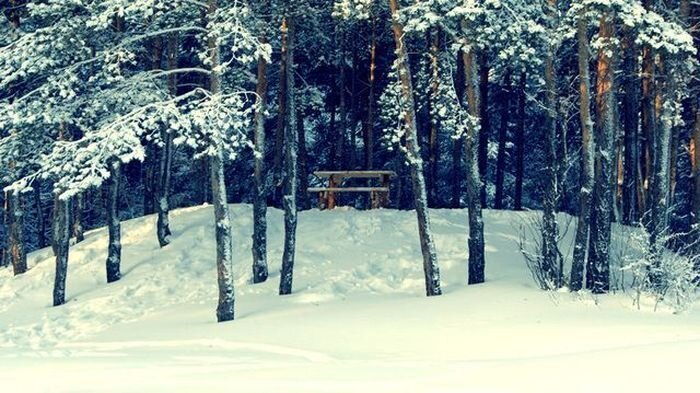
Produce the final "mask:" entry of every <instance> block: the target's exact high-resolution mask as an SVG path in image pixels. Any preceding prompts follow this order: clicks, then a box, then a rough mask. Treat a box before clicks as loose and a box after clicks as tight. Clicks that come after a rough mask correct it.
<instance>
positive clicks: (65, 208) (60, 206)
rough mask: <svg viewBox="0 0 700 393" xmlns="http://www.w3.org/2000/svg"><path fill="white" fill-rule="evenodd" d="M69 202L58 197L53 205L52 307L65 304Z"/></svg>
mask: <svg viewBox="0 0 700 393" xmlns="http://www.w3.org/2000/svg"><path fill="white" fill-rule="evenodd" d="M70 210H71V209H70V202H69V201H68V200H62V199H60V198H58V197H56V199H55V204H54V213H53V215H54V217H53V249H54V252H55V254H56V274H55V276H54V285H53V305H54V306H60V305H62V304H65V302H66V276H67V274H68V252H69V249H70V247H69V240H70Z"/></svg>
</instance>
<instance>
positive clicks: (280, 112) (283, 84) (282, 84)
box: [273, 34, 289, 203]
mask: <svg viewBox="0 0 700 393" xmlns="http://www.w3.org/2000/svg"><path fill="white" fill-rule="evenodd" d="M287 61H288V42H287V35H286V34H282V36H281V47H280V74H279V87H278V89H277V95H278V96H277V129H276V131H275V158H274V179H275V184H274V188H273V189H274V198H273V199H274V201H275V202H276V203H277V202H278V201H280V199H281V195H282V190H283V181H284V168H283V165H284V163H283V161H284V152H285V150H284V142H285V140H284V129H285V122H286V121H287V90H288V89H289V86H287V81H288V78H287V74H286V73H287V70H288V69H289V67H288V66H287Z"/></svg>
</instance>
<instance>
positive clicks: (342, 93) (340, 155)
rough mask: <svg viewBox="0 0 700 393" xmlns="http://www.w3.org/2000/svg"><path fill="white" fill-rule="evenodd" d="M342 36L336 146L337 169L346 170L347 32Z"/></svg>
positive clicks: (343, 32)
mask: <svg viewBox="0 0 700 393" xmlns="http://www.w3.org/2000/svg"><path fill="white" fill-rule="evenodd" d="M341 31H342V33H341V35H340V37H341V38H340V48H339V51H340V54H339V55H338V68H339V69H340V70H339V75H338V94H339V108H338V109H339V112H340V113H339V115H340V121H339V122H338V123H339V129H338V139H337V140H336V143H337V146H336V148H335V149H336V150H335V151H336V157H335V159H336V169H339V170H340V169H345V168H344V167H345V161H346V160H345V158H346V153H345V148H346V141H345V138H346V136H347V133H348V107H347V99H346V93H347V91H346V90H347V87H346V79H347V78H346V71H345V38H346V37H347V35H346V34H345V30H344V29H342V28H341Z"/></svg>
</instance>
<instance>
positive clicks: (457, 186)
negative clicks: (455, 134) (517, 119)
mask: <svg viewBox="0 0 700 393" xmlns="http://www.w3.org/2000/svg"><path fill="white" fill-rule="evenodd" d="M463 56H464V54H463V52H462V50H459V51H458V52H457V59H456V62H457V72H456V73H455V75H454V85H455V93H456V94H457V99H458V100H459V102H460V104H461V105H464V106H466V102H465V101H466V99H465V97H464V95H465V87H466V86H465V84H466V81H465V80H464V62H463V61H462V58H463ZM464 143H465V142H464V137H462V136H460V137H459V138H456V139H453V140H452V175H451V176H450V177H451V182H452V208H453V209H459V208H460V207H462V206H461V205H462V173H464V169H463V168H462V157H463V156H464Z"/></svg>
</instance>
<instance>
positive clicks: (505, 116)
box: [494, 69, 511, 209]
mask: <svg viewBox="0 0 700 393" xmlns="http://www.w3.org/2000/svg"><path fill="white" fill-rule="evenodd" d="M510 83H511V81H510V69H506V70H505V73H504V75H503V85H502V86H501V97H500V100H499V101H500V103H501V111H500V112H501V127H500V129H499V131H498V157H497V158H496V200H495V202H494V207H495V208H496V209H503V196H504V191H505V190H504V189H503V187H504V186H503V183H504V179H505V174H506V143H507V141H508V122H509V121H510Z"/></svg>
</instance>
